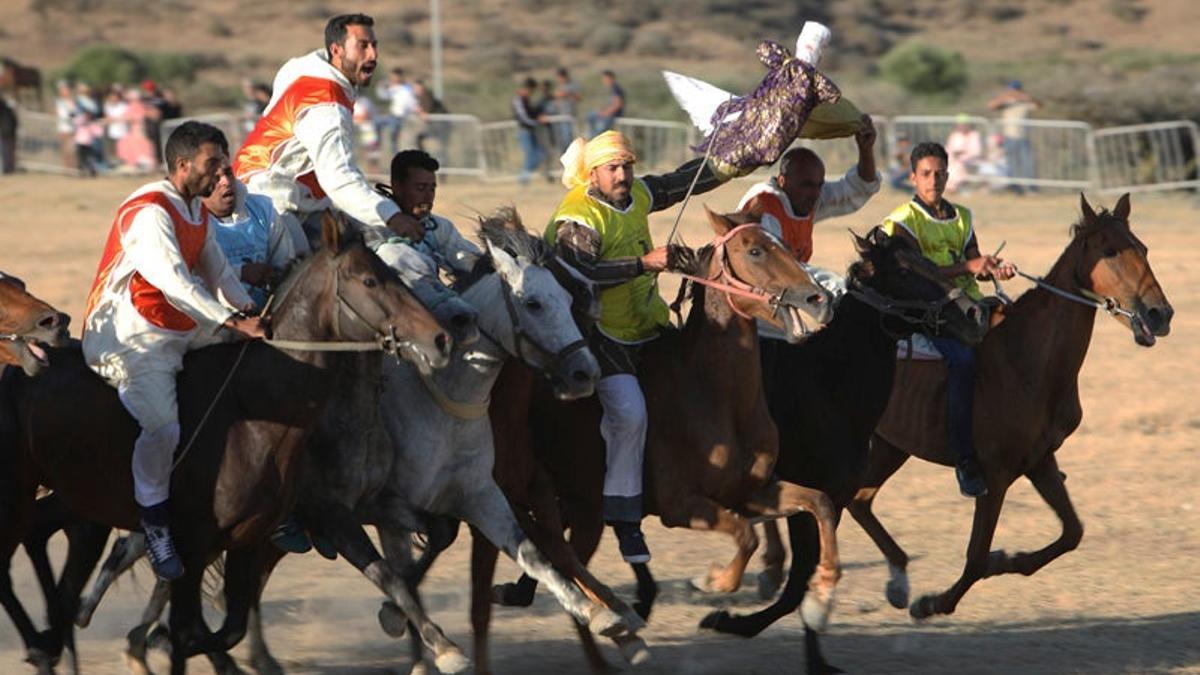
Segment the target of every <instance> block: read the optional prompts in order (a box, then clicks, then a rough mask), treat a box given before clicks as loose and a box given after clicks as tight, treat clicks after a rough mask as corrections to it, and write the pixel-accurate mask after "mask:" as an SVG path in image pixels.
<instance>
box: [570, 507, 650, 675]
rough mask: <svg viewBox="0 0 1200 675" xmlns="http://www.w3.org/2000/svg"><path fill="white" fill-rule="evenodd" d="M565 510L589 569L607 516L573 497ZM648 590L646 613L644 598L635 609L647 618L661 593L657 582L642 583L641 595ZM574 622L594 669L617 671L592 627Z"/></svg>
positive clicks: (573, 540)
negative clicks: (651, 583) (644, 585)
mask: <svg viewBox="0 0 1200 675" xmlns="http://www.w3.org/2000/svg"><path fill="white" fill-rule="evenodd" d="M562 512H563V517H564V519H565V520H566V522H567V523H569V524H570V527H571V537H570V544H571V549H572V550H573V551H574V552H575V559H576V560H577V561H578V562H579V566H580V567H583V568H585V569H586V566H587V564H588V561H589V560H591V559H592V556H593V555H595V553H596V549H597V548H599V546H600V538H601V536H603V534H604V518H603V516H602V515H601V514H600V511H598V510H596V509H593V508H588V507H587V505H586V504H581V503H579V502H578V501H576V500H570V499H564V500H563V501H562ZM637 567H639V565H634V568H635V569H636V568H637ZM640 567H641V568H643V569H646V570H647V573H649V568H647V567H646V566H645V565H640ZM644 590H645V591H646V592H647V593H648V596H647V597H648V598H649V604H648V605H647V607H646V609H645V610H644V611H645V614H643V613H642V610H640V609H639V605H641V604H642V603H641V601H640V600H639V601H638V603H635V604H634V611H635V612H637V614H638V616H639V617H640V618H641V619H642V620H643V621H644V620H646V619H647V618H649V615H650V610H649V605H653V603H654V596H655V595H657V594H658V589H657V588H656V587H654V586H653V585H651V587H650V589H643V588H642V587H641V585H640V584H639V586H638V595H639V596H641V594H642V593H643V591H644ZM610 608H611V606H610ZM571 625H572V626H574V627H575V632H576V633H577V634H578V635H579V644H580V646H581V647H583V656H584V658H585V659H587V662H588V668H589V669H591V672H593V673H611V672H615V671H616V668H614V667H613V666H612V665H610V664H609V663H608V661H607V660H605V658H604V655H603V654H601V653H600V648H599V647H597V646H596V638H595V637H594V636H593V635H592V632H591V631H590V630H588V627H587V626H585V625H583V624H582V623H580V622H578V621H575V620H574V619H572V621H571Z"/></svg>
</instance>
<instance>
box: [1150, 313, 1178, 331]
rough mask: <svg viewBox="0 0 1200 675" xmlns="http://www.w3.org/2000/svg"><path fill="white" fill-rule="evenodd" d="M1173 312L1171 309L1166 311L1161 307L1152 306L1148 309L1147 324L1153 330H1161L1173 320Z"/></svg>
mask: <svg viewBox="0 0 1200 675" xmlns="http://www.w3.org/2000/svg"><path fill="white" fill-rule="evenodd" d="M1172 313H1173V312H1172V311H1171V310H1170V309H1167V310H1165V311H1164V310H1163V309H1161V308H1159V307H1151V308H1150V309H1148V310H1146V325H1147V326H1148V327H1149V328H1150V330H1152V331H1157V330H1161V329H1162V328H1163V327H1164V326H1165V325H1166V324H1167V322H1168V321H1170V320H1171V314H1172Z"/></svg>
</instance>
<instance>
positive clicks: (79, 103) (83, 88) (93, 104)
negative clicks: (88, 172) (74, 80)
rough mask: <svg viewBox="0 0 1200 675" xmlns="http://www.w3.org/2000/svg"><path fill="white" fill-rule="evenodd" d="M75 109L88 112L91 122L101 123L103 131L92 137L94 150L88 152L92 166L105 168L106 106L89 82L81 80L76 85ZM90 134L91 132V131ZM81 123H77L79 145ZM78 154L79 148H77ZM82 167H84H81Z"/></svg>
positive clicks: (76, 131)
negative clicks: (104, 106)
mask: <svg viewBox="0 0 1200 675" xmlns="http://www.w3.org/2000/svg"><path fill="white" fill-rule="evenodd" d="M75 110H76V111H77V112H80V113H87V115H88V118H89V120H88V121H89V122H94V123H95V124H98V125H100V129H101V133H99V134H96V135H95V137H94V138H92V150H91V152H90V153H88V157H89V159H90V160H91V161H92V162H93V165H92V168H93V170H95V169H102V168H104V123H103V121H102V120H103V118H104V108H103V107H102V106H101V103H100V101H98V100H96V92H95V91H94V90H92V85H90V84H88V83H87V82H80V83H78V84H76V85H75ZM89 135H92V134H90V132H89ZM79 138H80V135H79V125H78V124H76V125H75V144H76V145H79ZM76 153H77V154H78V148H76ZM80 168H82V167H80Z"/></svg>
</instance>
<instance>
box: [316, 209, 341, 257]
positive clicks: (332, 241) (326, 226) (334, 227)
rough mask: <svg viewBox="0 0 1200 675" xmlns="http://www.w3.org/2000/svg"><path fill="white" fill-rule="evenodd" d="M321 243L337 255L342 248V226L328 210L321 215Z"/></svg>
mask: <svg viewBox="0 0 1200 675" xmlns="http://www.w3.org/2000/svg"><path fill="white" fill-rule="evenodd" d="M321 243H323V244H325V248H327V249H329V250H330V251H333V252H335V253H336V252H337V251H340V250H341V248H342V246H341V245H342V224H341V222H340V221H339V220H338V218H337V217H336V216H334V215H333V212H332V211H330V210H328V209H326V210H325V212H324V213H322V214H321Z"/></svg>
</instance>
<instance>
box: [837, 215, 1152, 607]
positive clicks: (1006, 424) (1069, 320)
mask: <svg viewBox="0 0 1200 675" xmlns="http://www.w3.org/2000/svg"><path fill="white" fill-rule="evenodd" d="M1080 201H1081V204H1082V209H1083V218H1082V220H1080V221H1079V222H1078V223H1077V224H1076V225H1075V226H1074V227H1073V228H1072V234H1073V236H1072V238H1071V242H1070V243H1069V244H1068V245H1067V248H1066V250H1065V251H1063V253H1062V255H1061V256H1059V258H1058V261H1057V262H1056V263H1055V264H1054V266H1053V267H1052V268H1051V269H1050V272H1049V273H1048V274H1047V275H1046V276H1045V279H1044V282H1043V283H1039V287H1038V288H1034V289H1031V290H1030V291H1028V292H1026V293H1025V294H1023V295H1022V296H1021V297H1020V298H1019V299H1018V300H1017V301H1016V302H1015V303H1014V304H1012V305H1011V306H1009V307H1008V308H1006V309H1005V310H1004V313H1003V319H1002V321H1001V322H1000V323H999V324H998V325H996V326H995V327H994V328H993V329H992V330H991V332H989V333H988V335H987V337H985V338H984V341H983V343H982V344H981V346H980V347H979V352H978V362H979V376H978V385H977V389H976V393H975V401H976V405H975V411H976V413H975V420H974V427H975V432H974V438H975V448H976V450H977V452H978V453H979V459H980V463H981V464H982V465H983V474H984V477H985V479H986V480H987V488H988V493H987V495H985V496H983V497H978V498H976V500H975V521H974V524H973V526H972V528H971V539H970V543H969V544H968V546H967V562H966V566H965V568H964V570H963V573H962V576H960V577H959V579H958V581H957V582H955V584H954V585H953V586H952V587H951V588H950V589H949V590H947V591H946V592H944V593H941V594H931V595H926V596H923V597H921V598H918V599H917V600H916V601H915V602H913V603H912V606H911V607H910V608H909V612H910V613H911V614H912V616H913V617H914V618H917V619H924V618H926V617H929V616H932V615H934V614H951V613H953V612H954V609H955V607H957V606H958V603H959V601H960V600H961V599H962V597H963V595H964V594H965V593H966V592H967V590H968V589H969V588H970V587H971V585H972V584H974V583H975V582H976V581H978V580H980V579H983V578H986V577H990V576H995V575H998V574H1008V573H1012V572H1018V573H1020V574H1024V575H1030V574H1033V573H1034V572H1036V571H1037V570H1039V569H1041V568H1042V567H1044V566H1045V565H1046V564H1048V563H1049V562H1050V561H1052V560H1054V559H1055V558H1057V557H1058V556H1060V555H1062V554H1064V553H1066V552H1068V551H1071V550H1073V549H1074V548H1075V547H1076V546H1078V545H1079V541H1080V540H1081V539H1082V537H1083V525H1082V524H1080V522H1079V517H1078V516H1077V515H1076V514H1075V508H1074V507H1073V506H1072V505H1071V500H1070V497H1068V495H1067V489H1066V486H1065V485H1064V484H1063V480H1064V478H1065V476H1064V475H1063V474H1062V473H1061V472H1060V471H1059V469H1058V462H1057V460H1056V459H1055V455H1054V453H1055V451H1056V450H1058V448H1059V447H1060V446H1061V445H1062V443H1063V441H1065V440H1066V438H1067V437H1068V436H1070V435H1071V433H1072V432H1073V431H1075V429H1076V428H1077V427H1078V426H1079V422H1080V420H1081V419H1082V417H1083V408H1082V407H1081V405H1080V402H1079V369H1080V367H1081V366H1082V365H1083V359H1084V357H1085V356H1086V355H1087V350H1088V344H1089V342H1091V338H1092V329H1093V326H1094V324H1095V316H1096V309H1097V306H1096V304H1099V305H1100V306H1102V307H1104V306H1107V308H1108V309H1109V310H1110V311H1111V312H1112V313H1113V314H1114V315H1115V316H1118V317H1119V320H1120V321H1121V323H1123V324H1125V325H1126V326H1128V327H1129V328H1130V329H1131V330H1132V331H1133V337H1134V340H1135V342H1137V344H1139V345H1142V346H1145V347H1149V346H1152V345H1153V344H1154V343H1155V336H1162V335H1166V334H1167V333H1168V332H1169V330H1170V324H1171V316H1172V314H1173V310H1172V309H1171V305H1170V304H1168V303H1167V299H1166V297H1165V296H1164V295H1163V291H1162V288H1160V287H1159V285H1158V281H1157V280H1156V279H1155V277H1154V272H1153V271H1152V270H1151V269H1150V263H1149V262H1148V261H1147V259H1146V253H1147V248H1146V245H1145V244H1143V243H1142V242H1141V241H1140V240H1139V239H1138V238H1137V237H1136V236H1135V235H1134V234H1133V232H1132V231H1131V230H1130V227H1129V195H1124V196H1122V197H1121V198H1120V199H1119V200H1118V201H1117V205H1116V207H1115V208H1114V209H1113V211H1112V212H1109V211H1106V210H1102V211H1101V212H1100V213H1099V214H1097V213H1096V212H1095V211H1093V210H1092V207H1091V206H1090V205H1089V204H1088V203H1087V200H1086V199H1083V198H1081V200H1080ZM1052 289H1056V290H1058V291H1060V292H1062V291H1065V292H1067V293H1069V294H1071V295H1072V296H1074V298H1075V299H1074V300H1072V299H1069V298H1067V297H1063V296H1062V295H1060V294H1058V293H1056V292H1054V290H1052ZM1080 296H1088V297H1090V298H1101V299H1102V300H1101V301H1099V302H1098V303H1092V302H1091V301H1090V300H1087V299H1085V298H1083V297H1080ZM945 397H946V389H945V367H944V366H943V365H942V364H940V363H936V362H917V361H902V362H901V364H900V366H899V368H898V370H897V373H896V382H895V386H894V387H893V390H892V398H891V401H890V403H889V404H888V408H887V411H886V412H885V413H884V416H883V419H882V421H881V422H880V423H879V426H878V427H877V428H876V432H875V436H874V438H873V439H872V443H871V452H870V456H869V458H868V468H867V477H866V481H865V482H864V484H863V488H862V489H861V490H859V492H858V494H857V495H856V496H855V498H854V501H853V502H852V503H851V505H850V507H849V509H850V513H851V515H853V516H854V519H855V520H856V521H858V523H859V525H861V526H862V527H863V529H864V530H866V532H867V534H868V535H870V537H871V539H872V540H874V542H875V544H876V545H877V546H878V547H879V548H880V550H881V551H882V552H883V554H884V555H885V556H886V557H887V561H888V566H889V568H890V570H891V574H892V578H891V580H890V581H889V582H888V586H887V597H888V601H889V602H891V604H892V605H893V606H895V607H897V608H903V607H904V606H905V605H906V604H907V602H908V578H907V574H906V572H905V567H906V566H907V563H908V556H907V555H906V554H905V553H904V551H903V550H901V548H900V547H899V545H897V544H896V542H895V541H894V540H893V539H892V537H891V535H889V534H888V532H887V531H886V530H885V529H884V527H883V525H882V524H881V523H880V522H879V521H878V520H877V519H876V518H875V515H874V514H873V513H872V512H871V502H872V501H873V500H874V499H875V496H876V495H877V494H878V491H879V488H880V487H881V486H882V485H883V484H884V482H886V481H887V479H888V478H889V477H890V476H891V475H892V474H893V473H895V472H896V470H897V469H899V468H900V466H901V465H902V464H904V462H905V460H907V459H908V458H909V456H910V455H912V456H916V457H920V458H921V459H924V460H928V461H931V462H935V463H937V464H942V465H945V466H951V465H953V463H954V456H953V455H952V454H951V452H950V449H949V448H948V447H947V444H946V426H945V418H944V417H945V409H946V406H945V403H944V401H945ZM1020 476H1025V477H1026V478H1028V479H1029V480H1030V482H1032V483H1033V486H1034V488H1035V489H1036V490H1037V491H1038V494H1040V495H1041V496H1042V499H1044V500H1045V501H1046V503H1047V504H1048V505H1049V506H1050V508H1052V509H1053V510H1054V512H1055V514H1056V515H1057V516H1058V518H1059V520H1061V521H1062V534H1061V535H1060V536H1059V538H1058V539H1057V540H1055V541H1054V542H1052V543H1050V544H1049V545H1048V546H1046V547H1045V548H1042V549H1040V550H1038V551H1033V552H1030V553H1016V554H1008V553H1006V552H1004V551H1002V550H998V551H990V549H991V545H992V536H993V535H994V533H995V531H996V522H997V520H998V519H999V517H1000V508H1001V506H1002V505H1003V504H1004V495H1005V493H1006V492H1007V491H1008V488H1009V486H1010V485H1012V483H1013V481H1015V480H1016V479H1017V478H1019V477H1020Z"/></svg>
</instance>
